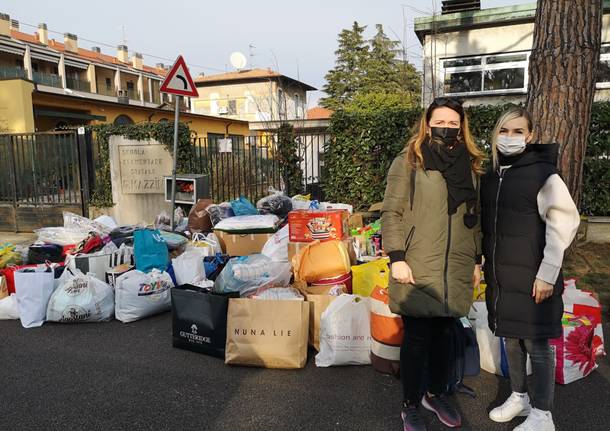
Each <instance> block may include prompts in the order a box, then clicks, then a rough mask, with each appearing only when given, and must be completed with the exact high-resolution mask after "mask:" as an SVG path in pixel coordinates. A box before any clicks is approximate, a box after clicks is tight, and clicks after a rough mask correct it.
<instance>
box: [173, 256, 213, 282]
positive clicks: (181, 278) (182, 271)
mask: <svg viewBox="0 0 610 431" xmlns="http://www.w3.org/2000/svg"><path fill="white" fill-rule="evenodd" d="M195 248H197V247H193V249H195ZM206 250H207V249H206ZM172 266H173V267H174V275H175V276H176V282H177V283H178V285H183V284H198V283H199V282H201V281H203V280H205V272H204V269H203V257H202V256H201V253H199V252H198V251H196V250H189V251H186V252H184V253H182V254H181V255H180V256H178V257H176V258H174V259H172Z"/></svg>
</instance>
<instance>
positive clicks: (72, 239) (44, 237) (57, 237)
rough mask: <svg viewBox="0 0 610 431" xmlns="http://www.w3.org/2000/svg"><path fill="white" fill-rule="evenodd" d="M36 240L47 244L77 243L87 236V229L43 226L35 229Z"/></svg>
mask: <svg viewBox="0 0 610 431" xmlns="http://www.w3.org/2000/svg"><path fill="white" fill-rule="evenodd" d="M34 233H35V234H36V235H38V241H41V242H45V243H48V244H57V245H62V246H63V245H72V244H79V243H81V242H82V241H83V240H84V239H86V238H88V237H89V231H86V230H83V229H75V228H67V227H43V228H41V229H35V230H34Z"/></svg>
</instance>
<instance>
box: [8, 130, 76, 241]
mask: <svg viewBox="0 0 610 431" xmlns="http://www.w3.org/2000/svg"><path fill="white" fill-rule="evenodd" d="M79 141H80V142H82V143H83V144H84V142H85V140H84V139H79V135H78V134H77V133H76V131H74V130H67V131H60V132H42V133H24V134H2V135H0V230H5V231H7V230H11V231H15V232H18V231H20V232H23V231H31V230H33V229H37V228H40V227H44V226H62V225H63V220H62V212H63V211H70V212H74V213H77V214H81V215H82V214H85V213H86V211H85V205H84V203H85V202H86V201H87V196H83V193H85V194H86V192H87V188H86V187H83V182H84V183H85V185H88V184H87V183H88V176H87V175H84V177H82V176H81V171H83V167H84V169H86V166H88V164H87V160H88V157H87V156H86V151H79ZM82 147H83V148H84V145H82ZM83 172H85V173H86V172H87V171H86V170H84V171H83Z"/></svg>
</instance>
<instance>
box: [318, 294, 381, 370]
mask: <svg viewBox="0 0 610 431" xmlns="http://www.w3.org/2000/svg"><path fill="white" fill-rule="evenodd" d="M370 315H371V307H370V302H369V298H364V297H361V296H359V295H348V294H343V295H341V296H339V297H338V298H337V299H335V300H334V301H333V302H331V303H330V305H329V306H328V308H327V309H326V310H325V311H324V313H322V317H321V318H320V353H318V354H317V355H316V366H317V367H331V366H336V365H368V364H370V363H371V355H370V353H371V325H370Z"/></svg>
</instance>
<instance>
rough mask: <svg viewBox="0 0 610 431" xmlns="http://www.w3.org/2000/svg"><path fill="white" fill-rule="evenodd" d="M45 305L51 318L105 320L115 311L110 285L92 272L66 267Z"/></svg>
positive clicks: (69, 320)
mask: <svg viewBox="0 0 610 431" xmlns="http://www.w3.org/2000/svg"><path fill="white" fill-rule="evenodd" d="M66 272H67V273H68V275H67V276H65V277H64V276H63V275H62V277H61V278H60V285H59V287H58V288H57V289H56V290H55V292H53V295H52V296H51V300H50V301H49V305H48V306H47V320H48V321H50V322H62V323H79V322H104V321H108V320H110V319H112V316H113V315H114V292H113V290H112V288H111V287H110V286H109V285H108V284H106V283H104V282H103V281H100V280H98V279H97V278H96V277H94V276H93V275H92V274H87V275H85V274H83V273H82V272H80V271H79V270H78V269H77V270H66V271H65V273H66Z"/></svg>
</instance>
